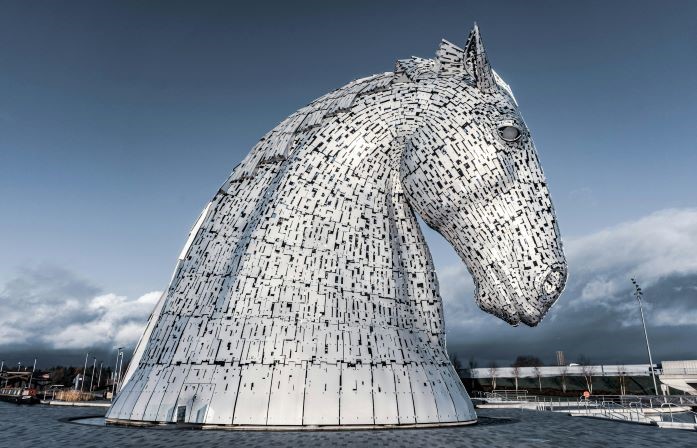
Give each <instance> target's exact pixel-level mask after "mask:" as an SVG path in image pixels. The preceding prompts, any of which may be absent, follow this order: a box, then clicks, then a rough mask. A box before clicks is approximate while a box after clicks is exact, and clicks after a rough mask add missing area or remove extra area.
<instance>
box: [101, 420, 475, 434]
mask: <svg viewBox="0 0 697 448" xmlns="http://www.w3.org/2000/svg"><path fill="white" fill-rule="evenodd" d="M105 422H106V425H107V426H137V427H152V426H171V427H172V428H187V429H214V430H225V431H366V430H383V429H427V428H448V427H453V426H468V425H474V424H475V423H477V420H468V421H463V422H446V423H411V424H403V425H306V426H293V425H287V426H271V425H268V426H267V425H211V424H203V423H172V422H147V421H142V420H121V419H116V418H108V419H106V421H105Z"/></svg>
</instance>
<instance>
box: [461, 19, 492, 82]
mask: <svg viewBox="0 0 697 448" xmlns="http://www.w3.org/2000/svg"><path fill="white" fill-rule="evenodd" d="M464 53H465V54H464V56H465V70H466V71H467V73H469V74H470V76H472V78H473V79H474V81H475V83H476V84H477V87H478V88H479V89H480V90H483V91H485V92H493V91H494V90H496V79H495V78H494V72H493V70H492V69H491V65H489V60H488V59H487V57H486V51H485V50H484V44H483V43H482V36H481V35H480V34H479V27H478V26H477V24H476V23H475V24H474V28H472V31H471V32H470V35H469V38H468V39H467V45H465V52H464Z"/></svg>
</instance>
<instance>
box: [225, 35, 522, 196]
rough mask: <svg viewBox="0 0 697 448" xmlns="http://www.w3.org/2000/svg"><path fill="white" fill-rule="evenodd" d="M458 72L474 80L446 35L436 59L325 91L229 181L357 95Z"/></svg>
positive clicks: (286, 152) (289, 145) (276, 157)
mask: <svg viewBox="0 0 697 448" xmlns="http://www.w3.org/2000/svg"><path fill="white" fill-rule="evenodd" d="M449 76H456V77H460V78H461V79H463V80H465V81H466V82H467V83H469V84H474V81H473V80H472V77H471V76H470V75H469V73H468V71H467V67H466V62H465V61H464V58H463V49H462V48H460V47H458V46H457V45H455V44H453V43H450V42H448V41H447V40H445V39H443V40H442V42H441V44H440V47H439V48H438V51H437V52H436V58H435V59H424V58H420V57H416V56H413V57H411V58H409V59H400V60H398V61H397V62H396V65H395V71H394V72H386V73H380V74H376V75H372V76H368V77H365V78H361V79H356V80H354V81H351V82H350V83H348V84H346V85H345V86H343V87H340V88H338V89H336V90H333V91H331V92H329V93H327V94H326V95H323V96H321V97H319V98H317V99H316V100H314V101H312V102H311V103H310V104H308V105H307V106H305V107H302V108H300V109H298V110H297V111H295V112H294V113H292V114H291V115H289V116H288V117H287V118H286V119H285V120H283V121H282V122H281V123H279V124H278V125H277V126H276V127H274V128H273V129H272V130H271V131H269V132H267V133H266V135H264V136H263V137H262V138H261V139H260V140H259V142H257V144H256V145H254V147H253V148H252V150H251V151H250V152H249V154H247V156H246V157H245V158H244V160H242V162H240V164H239V165H237V166H236V167H235V168H234V169H233V171H232V173H231V174H230V176H229V177H228V180H227V182H225V184H226V185H229V184H231V183H235V182H241V181H243V180H245V179H250V178H253V177H254V174H255V172H256V170H257V168H258V167H260V166H261V165H269V164H280V163H282V162H283V161H284V160H286V159H287V158H288V157H289V156H290V155H291V153H292V151H293V149H294V147H299V146H301V145H298V144H294V142H296V140H297V139H300V141H298V142H296V143H300V142H301V141H302V139H304V138H308V136H309V135H311V132H309V131H310V130H312V129H313V128H318V127H320V126H321V125H322V124H323V122H324V119H325V118H328V117H333V116H335V115H339V114H342V113H346V112H348V111H349V110H350V109H351V106H352V105H353V104H354V102H355V101H356V99H357V98H360V97H361V96H364V95H368V94H371V93H376V92H379V91H385V90H389V89H391V84H392V83H393V82H420V81H424V80H433V79H435V78H438V77H449ZM494 78H495V80H496V83H497V84H498V85H499V87H500V88H501V89H503V90H504V91H505V92H506V93H507V94H508V95H510V96H511V98H513V100H514V101H515V98H514V97H513V93H512V92H511V89H510V87H509V86H508V84H506V83H505V82H504V81H503V79H501V77H500V76H499V75H498V74H497V73H496V72H494Z"/></svg>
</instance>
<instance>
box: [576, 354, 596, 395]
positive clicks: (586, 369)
mask: <svg viewBox="0 0 697 448" xmlns="http://www.w3.org/2000/svg"><path fill="white" fill-rule="evenodd" d="M578 363H579V364H580V365H581V373H582V374H583V379H585V380H586V387H587V388H588V392H590V393H591V394H592V393H593V373H594V372H595V366H593V365H591V360H590V359H588V358H586V357H585V356H583V355H581V357H579V359H578Z"/></svg>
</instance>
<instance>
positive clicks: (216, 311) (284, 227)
mask: <svg viewBox="0 0 697 448" xmlns="http://www.w3.org/2000/svg"><path fill="white" fill-rule="evenodd" d="M393 96H394V93H393V92H377V93H375V94H374V95H371V96H367V97H364V98H362V99H359V101H358V102H356V103H355V104H354V106H353V107H352V108H351V110H350V111H349V112H347V113H344V114H338V115H336V116H334V117H331V118H329V119H324V120H323V122H322V123H321V125H320V126H316V127H315V128H313V129H312V130H311V131H309V132H307V134H306V135H302V136H301V137H296V138H295V140H294V142H293V148H292V151H291V152H290V154H289V155H288V156H287V157H285V158H274V157H266V159H265V158H264V157H262V156H259V155H257V156H256V157H257V158H256V162H255V163H257V166H256V168H255V169H254V170H247V174H245V175H241V176H238V178H237V180H234V182H230V181H229V182H227V183H226V185H225V186H224V187H223V189H221V191H220V192H219V194H218V195H217V196H216V198H214V200H213V205H212V206H211V208H210V211H209V212H208V217H207V218H206V219H205V220H204V224H203V225H202V227H201V229H200V231H198V235H197V236H196V238H195V240H194V243H193V244H192V247H191V250H190V251H189V256H188V257H187V258H186V259H185V260H184V261H183V263H182V265H181V267H180V269H179V270H178V272H177V274H176V275H175V279H174V281H173V283H172V288H171V289H170V295H171V296H172V297H171V299H170V301H169V306H168V308H169V312H171V313H172V314H176V313H182V312H184V314H189V313H191V314H210V315H212V316H216V315H217V316H223V315H228V316H229V315H231V314H232V315H236V316H250V317H251V316H255V315H256V316H258V315H273V316H277V317H280V318H282V319H292V318H295V319H301V320H303V321H311V322H322V321H325V322H330V323H332V324H340V323H342V322H343V323H347V322H359V321H360V322H364V323H368V324H370V325H379V326H386V327H393V328H395V327H396V328H403V329H410V330H421V331H420V332H419V333H421V334H422V335H424V337H426V338H427V339H430V342H429V343H431V344H433V343H436V344H442V332H443V325H442V311H441V303H440V298H439V295H438V286H437V281H436V277H435V273H434V268H433V263H432V261H431V257H430V254H429V253H428V249H427V247H426V244H425V242H424V238H423V235H422V233H421V231H420V229H419V226H418V223H417V221H416V219H415V216H414V214H413V212H412V210H411V208H410V207H409V205H408V204H407V203H406V201H405V198H404V195H403V193H402V189H401V184H400V181H399V169H398V167H399V160H400V157H401V154H400V151H401V147H402V144H403V142H402V141H401V140H400V139H399V134H400V129H399V127H400V126H402V125H403V122H404V121H403V120H402V117H399V116H396V112H395V111H397V110H399V108H398V107H385V106H384V102H385V101H386V100H389V101H392V99H391V98H393ZM272 135H273V134H272ZM264 160H266V161H267V162H266V163H260V162H261V161H264ZM243 168H244V169H247V168H245V167H244V164H243ZM233 174H235V173H233ZM202 258H203V260H202ZM211 274H212V276H211ZM217 276H219V277H218V278H219V280H216V277H217ZM191 293H195V294H203V293H205V294H206V296H208V297H210V300H205V301H201V300H197V301H196V302H192V301H191V300H190V299H189V297H190V296H191ZM202 302H203V303H202ZM194 303H196V309H194V308H193V304H194ZM424 342H425V341H424Z"/></svg>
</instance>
